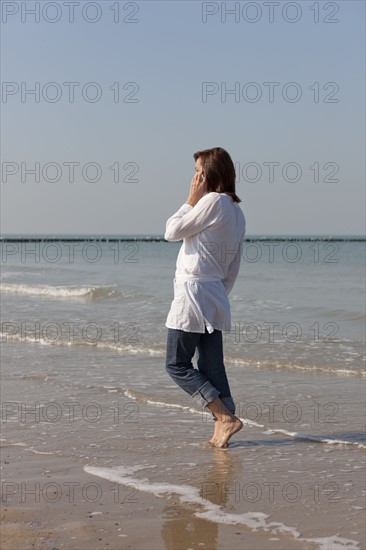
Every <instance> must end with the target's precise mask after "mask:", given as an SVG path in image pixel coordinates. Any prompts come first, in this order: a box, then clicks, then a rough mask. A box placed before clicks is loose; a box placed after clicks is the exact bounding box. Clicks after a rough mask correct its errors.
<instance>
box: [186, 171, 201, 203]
mask: <svg viewBox="0 0 366 550" xmlns="http://www.w3.org/2000/svg"><path fill="white" fill-rule="evenodd" d="M205 192H206V190H205V178H204V176H203V174H202V172H197V173H196V174H195V175H194V176H193V178H192V181H191V187H190V189H189V195H188V199H187V200H186V204H190V205H191V206H195V205H196V204H197V203H198V201H199V200H200V199H201V198H202V197H203V195H204V194H205Z"/></svg>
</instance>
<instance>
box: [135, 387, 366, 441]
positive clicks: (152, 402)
mask: <svg viewBox="0 0 366 550" xmlns="http://www.w3.org/2000/svg"><path fill="white" fill-rule="evenodd" d="M124 394H125V396H126V397H127V398H128V399H132V400H134V401H140V402H143V403H147V404H149V405H153V406H155V407H165V408H168V409H171V408H172V409H182V410H184V411H188V412H190V413H192V414H199V415H200V416H202V415H204V416H207V417H210V418H211V414H210V413H206V412H204V411H202V410H201V411H200V410H198V409H195V408H194V407H188V406H184V405H180V404H177V403H169V402H166V401H163V400H159V401H157V400H155V399H152V398H151V396H148V395H146V394H144V393H142V392H137V391H134V390H125V391H124ZM240 420H241V421H242V422H244V423H245V424H247V425H248V426H252V427H254V428H261V429H263V430H266V432H267V433H273V434H281V435H286V436H288V437H291V438H293V439H301V440H306V441H313V442H316V443H325V444H326V445H346V446H353V447H356V448H358V449H366V445H365V443H364V442H361V441H352V440H349V439H336V438H331V437H325V436H322V435H312V434H306V433H301V432H290V431H289V430H284V429H283V428H274V427H273V426H271V427H269V426H266V425H265V424H261V423H259V422H255V421H254V420H249V419H248V418H244V417H243V418H240ZM234 446H235V444H234Z"/></svg>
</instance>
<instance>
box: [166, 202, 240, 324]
mask: <svg viewBox="0 0 366 550" xmlns="http://www.w3.org/2000/svg"><path fill="white" fill-rule="evenodd" d="M244 235H245V217H244V214H243V212H242V210H241V208H240V206H239V205H238V203H236V202H234V201H233V200H232V198H231V197H230V196H229V195H226V194H225V193H215V192H211V193H207V194H206V195H204V196H203V197H202V198H201V199H200V200H199V201H198V202H197V204H196V205H195V206H194V207H192V206H190V205H189V204H183V206H181V208H180V209H179V210H178V211H177V212H176V213H175V214H173V216H171V217H170V218H169V219H168V221H167V223H166V231H165V239H166V240H167V241H180V240H181V239H183V244H182V246H181V249H180V251H179V254H178V258H177V264H176V271H175V278H174V299H173V302H172V304H171V308H170V311H169V314H168V317H167V320H166V327H168V328H173V329H180V330H184V331H186V332H199V333H204V332H205V329H206V328H207V330H208V332H209V333H211V332H213V331H214V329H217V330H225V331H230V330H231V316H230V304H229V300H228V294H229V293H230V291H231V289H232V287H233V286H234V283H235V280H236V278H237V276H238V272H239V267H240V261H241V256H242V245H243V240H244Z"/></svg>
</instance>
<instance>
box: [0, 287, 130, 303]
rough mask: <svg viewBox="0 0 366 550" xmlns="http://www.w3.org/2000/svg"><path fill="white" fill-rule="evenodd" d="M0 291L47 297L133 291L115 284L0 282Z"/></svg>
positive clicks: (92, 296)
mask: <svg viewBox="0 0 366 550" xmlns="http://www.w3.org/2000/svg"><path fill="white" fill-rule="evenodd" d="M0 289H1V292H4V293H10V294H21V295H24V296H45V297H47V298H89V299H92V300H95V299H97V298H114V297H130V296H134V294H133V293H128V292H123V291H121V290H118V288H117V287H116V286H115V285H112V286H108V285H101V286H72V285H70V286H56V285H27V284H8V283H2V284H1V286H0Z"/></svg>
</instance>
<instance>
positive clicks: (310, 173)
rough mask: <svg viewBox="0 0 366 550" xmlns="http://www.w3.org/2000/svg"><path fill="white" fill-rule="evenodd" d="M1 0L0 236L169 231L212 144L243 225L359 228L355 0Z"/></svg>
mask: <svg viewBox="0 0 366 550" xmlns="http://www.w3.org/2000/svg"><path fill="white" fill-rule="evenodd" d="M1 4H2V38H1V46H2V54H1V61H2V75H1V76H2V81H3V94H2V103H1V110H2V147H1V157H2V182H1V198H2V207H1V208H2V227H1V230H2V233H3V234H14V233H16V234H24V235H27V234H38V233H41V234H44V233H46V234H65V233H67V234H92V235H96V234H126V233H127V234H135V233H137V234H146V233H163V232H164V227H165V221H166V219H167V218H168V217H169V216H170V215H171V214H172V213H174V212H175V211H176V210H177V209H178V207H179V206H180V205H181V204H182V203H183V202H184V201H185V199H186V196H187V192H188V187H189V183H190V180H191V178H192V175H193V172H194V161H193V157H192V155H193V153H194V152H195V151H196V150H198V149H202V148H208V147H214V146H221V147H224V148H226V149H227V150H228V151H229V153H230V154H231V156H232V158H233V161H234V162H235V163H236V166H237V169H238V170H237V172H238V177H237V180H238V181H237V192H238V195H239V196H240V197H241V198H242V207H243V210H244V212H245V215H246V218H247V233H248V235H251V234H267V235H269V234H294V235H299V234H326V235H334V234H349V235H350V234H362V233H363V232H364V229H365V156H364V149H365V104H364V94H365V71H364V65H365V57H364V47H365V31H364V25H365V3H364V2H363V1H352V0H347V1H337V2H314V1H311V2H308V1H301V0H300V1H298V2H261V1H257V2H224V3H222V2H221V1H220V2H200V1H192V2H191V1H184V2H180V1H174V2H170V1H166V2H155V1H139V2H123V1H121V2H116V1H112V0H111V1H110V0H104V1H99V2H85V1H83V0H79V2H78V5H77V3H76V2H75V3H74V22H70V21H69V20H70V17H71V7H70V6H68V5H67V3H66V2H64V1H56V2H42V1H41V2H38V4H39V16H40V21H39V22H36V21H35V16H34V15H32V14H31V13H27V11H26V10H31V9H37V2H5V1H2V2H1ZM47 4H49V6H48V8H47V10H45V6H46V5H47ZM117 4H118V5H119V6H118V8H119V14H117ZM269 4H270V5H269ZM24 6H25V8H24ZM235 6H236V8H237V12H236V14H230V13H225V9H226V10H232V9H233V8H235ZM215 12H217V13H215ZM225 17H226V21H225ZM114 18H118V19H119V21H117V22H115V21H114ZM57 19H58V21H57ZM96 19H99V20H98V21H96V22H94V23H92V22H91V21H92V20H96ZM270 19H271V20H272V21H270ZM51 20H54V21H55V22H53V23H51V22H50V21H51ZM132 20H134V21H135V22H131V21H132ZM337 20H338V22H336V21H337ZM291 21H293V22H291ZM316 21H318V22H316ZM332 21H333V22H332ZM52 82H53V83H56V85H49V83H52ZM65 82H74V83H79V85H78V86H76V85H75V86H74V87H73V86H72V85H71V84H69V85H66V84H64V83H65ZM91 82H94V83H96V84H93V85H90V84H88V83H91ZM271 82H272V83H276V84H272V85H270V84H268V83H271ZM22 83H23V84H22ZM36 83H39V88H40V97H39V102H36V101H35V96H34V95H31V94H28V95H24V92H25V91H26V90H27V89H31V88H34V87H35V86H36ZM115 83H118V85H117V84H115ZM126 83H135V84H127V86H126ZM204 83H210V84H204ZM265 83H267V84H265ZM288 83H295V84H288ZM124 86H125V89H124V88H123V87H124ZM110 87H112V89H110ZM117 87H118V88H119V92H120V101H119V102H115V101H114V100H115V99H116V93H117ZM72 88H73V89H74V94H75V95H74V102H70V101H69V92H70V90H71V89H72ZM22 89H23V98H22V93H21V92H22ZM230 89H232V90H233V89H236V95H235V94H228V93H227V94H226V95H225V90H227V91H228V90H230ZM271 90H272V92H273V97H270V91H271ZM97 92H99V93H101V97H100V99H99V101H95V102H94V101H93V99H94V97H95V94H96V93H97ZM205 92H207V93H205ZM221 93H222V96H221ZM56 94H59V101H55V102H53V98H55V97H56ZM83 94H84V97H83ZM300 96H301V97H300ZM255 98H257V99H258V100H257V101H254V99H255ZM88 99H89V101H88ZM131 99H132V100H133V99H134V100H137V101H135V102H128V100H130V101H131ZM295 99H298V100H297V101H295ZM123 100H125V101H123ZM22 163H23V164H22ZM35 163H39V167H40V181H39V182H35V177H34V175H32V174H31V173H27V172H26V169H29V168H32V167H33V168H34V166H35ZM49 163H56V164H49ZM65 163H66V164H65ZM70 163H79V165H75V166H74V181H70V180H71V178H70V172H71V168H70V166H71V165H70ZM89 163H92V164H89ZM117 163H119V167H120V174H119V181H118V182H114V181H113V178H114V175H115V176H116V177H117V174H116V167H117ZM271 163H276V164H271ZM57 166H58V167H59V168H57ZM111 166H114V168H113V169H111V168H110V167H111ZM310 167H311V168H310ZM83 169H84V170H83ZM271 170H273V178H270V171H271ZM12 172H15V173H12ZM22 177H23V180H24V181H22ZM57 178H60V179H59V180H58V181H51V180H52V179H57ZM94 178H95V179H97V178H99V181H91V180H92V179H94ZM123 179H125V180H135V181H123ZM296 179H298V181H295V180H296ZM286 180H288V181H286ZM328 180H338V181H328Z"/></svg>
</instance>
